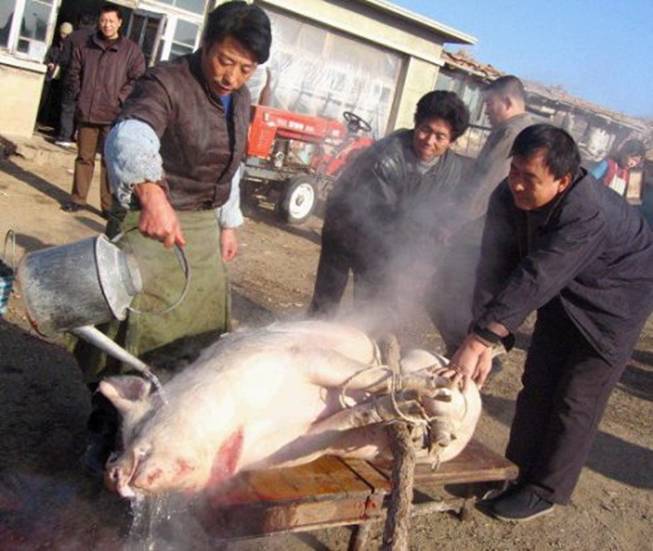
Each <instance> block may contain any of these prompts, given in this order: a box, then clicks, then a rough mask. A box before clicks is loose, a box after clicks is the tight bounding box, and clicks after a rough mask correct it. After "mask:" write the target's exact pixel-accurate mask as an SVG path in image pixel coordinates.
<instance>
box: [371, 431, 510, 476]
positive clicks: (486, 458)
mask: <svg viewBox="0 0 653 551" xmlns="http://www.w3.org/2000/svg"><path fill="white" fill-rule="evenodd" d="M377 468H378V469H379V470H380V471H381V472H383V473H384V474H386V475H388V476H389V475H390V470H389V469H388V468H387V467H385V466H377ZM518 474H519V471H518V469H517V466H516V465H514V464H513V463H511V462H510V461H508V460H507V459H506V458H505V457H503V456H501V455H499V454H498V453H496V452H494V451H492V450H491V449H489V448H488V447H487V446H485V445H484V444H481V443H480V442H478V441H477V440H472V441H471V442H470V443H469V444H468V445H467V447H466V448H465V449H464V450H463V451H462V453H461V454H460V455H459V456H458V457H455V458H454V459H452V460H451V461H447V462H446V463H443V464H442V465H440V468H439V469H437V470H435V471H434V470H432V469H431V467H430V466H429V465H417V466H416V467H415V483H416V484H417V483H423V482H428V483H429V484H457V483H466V482H489V481H494V480H513V479H515V478H517V475H518Z"/></svg>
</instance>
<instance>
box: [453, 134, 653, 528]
mask: <svg viewBox="0 0 653 551" xmlns="http://www.w3.org/2000/svg"><path fill="white" fill-rule="evenodd" d="M511 155H512V156H513V159H512V163H511V167H510V173H509V175H508V178H507V180H505V181H504V182H502V183H501V184H500V185H499V187H498V188H497V190H496V191H495V192H494V193H493V195H492V197H491V199H490V205H489V209H488V214H487V221H486V225H485V231H484V235H483V245H482V252H481V260H480V263H479V267H478V272H477V282H476V290H475V299H474V319H475V322H474V325H473V326H472V328H471V332H470V333H469V335H468V336H467V337H466V339H465V341H464V343H463V345H462V346H461V347H460V348H459V349H458V351H457V352H456V354H455V355H454V357H453V359H452V367H453V369H456V370H458V371H462V372H463V373H465V374H466V375H467V376H470V377H471V378H473V379H474V380H475V381H476V382H477V383H479V384H480V385H482V384H483V382H484V381H485V378H486V377H487V374H488V372H489V371H490V369H491V354H492V348H493V346H494V345H495V344H499V343H500V341H502V340H503V341H504V342H506V339H507V338H509V337H510V336H511V335H512V334H513V333H514V332H515V331H517V329H518V328H519V326H520V325H521V324H522V323H523V321H524V320H525V319H526V317H527V316H528V315H529V314H530V313H531V312H533V311H535V310H537V321H536V324H535V328H534V331H533V336H532V341H531V344H530V347H529V350H528V355H527V358H526V364H525V367H524V375H523V378H522V383H523V389H522V391H521V392H520V393H519V396H518V398H517V406H516V412H515V417H514V420H513V423H512V427H511V431H510V440H509V443H508V448H507V451H506V456H507V457H508V458H509V459H510V460H512V461H513V462H515V463H516V464H517V465H518V466H519V469H520V475H519V480H518V483H517V484H516V485H514V486H512V487H511V488H509V489H508V490H506V491H505V492H504V493H502V494H501V495H499V496H498V497H496V498H494V499H492V500H490V501H489V502H488V508H489V510H490V512H491V513H492V514H493V515H494V516H496V517H497V518H500V519H503V520H513V521H520V520H529V519H532V518H535V517H537V516H539V515H542V514H545V513H548V512H549V511H551V510H552V509H553V506H554V504H566V503H568V501H569V499H570V497H571V494H572V492H573V490H574V487H575V485H576V483H577V481H578V477H579V476H580V472H581V469H582V467H583V464H584V463H585V460H586V459H587V455H588V453H589V450H590V446H591V444H592V440H593V439H594V436H595V434H596V432H597V427H598V424H599V421H600V419H601V416H602V414H603V411H604V409H605V405H606V403H607V400H608V397H609V395H610V392H611V390H612V389H613V388H614V386H615V384H616V383H617V381H618V380H619V378H620V376H621V374H622V372H623V370H624V367H625V365H626V362H627V361H628V359H629V357H630V354H631V353H632V350H633V348H634V346H635V344H636V342H637V339H638V337H639V334H640V331H641V329H642V327H643V325H644V323H645V321H646V319H647V317H648V316H649V314H650V313H651V310H652V309H653V234H652V233H651V230H650V229H649V227H648V225H647V224H646V222H645V221H644V219H643V218H642V217H641V216H640V215H639V213H638V212H637V211H636V210H635V209H633V208H632V207H631V206H630V205H628V204H627V203H626V202H625V201H623V200H622V199H621V198H620V197H619V196H618V195H617V194H616V193H614V192H611V190H610V189H608V188H606V187H604V186H602V185H600V184H599V183H597V182H596V180H594V178H592V177H591V176H588V174H587V172H586V171H585V170H584V169H582V168H580V155H579V152H578V148H577V147H576V144H575V143H574V141H573V139H572V138H571V136H569V134H567V133H566V132H565V131H564V130H561V129H559V128H556V127H553V126H551V125H548V124H538V125H534V126H531V127H529V128H526V129H525V130H523V131H522V132H521V133H520V134H519V135H518V136H517V139H516V140H515V143H514V145H513V148H512V152H511Z"/></svg>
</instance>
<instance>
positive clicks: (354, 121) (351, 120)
mask: <svg viewBox="0 0 653 551" xmlns="http://www.w3.org/2000/svg"><path fill="white" fill-rule="evenodd" d="M342 118H343V119H345V121H346V122H347V130H349V131H350V132H351V133H352V134H355V133H356V132H358V131H359V130H362V131H363V132H369V131H370V130H372V125H371V124H370V123H369V122H367V121H366V120H363V119H361V118H360V117H359V116H358V115H357V114H356V113H352V112H351V111H345V112H344V113H343V114H342Z"/></svg>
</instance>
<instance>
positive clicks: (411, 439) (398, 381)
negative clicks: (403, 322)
mask: <svg viewBox="0 0 653 551" xmlns="http://www.w3.org/2000/svg"><path fill="white" fill-rule="evenodd" d="M379 348H380V350H381V358H380V359H381V363H382V364H383V365H371V366H370V367H369V368H368V369H364V370H362V371H360V372H358V373H357V374H356V375H354V376H353V377H352V378H351V379H349V381H347V383H345V384H344V385H343V387H342V389H341V392H340V403H341V405H342V406H343V408H345V409H346V408H353V407H355V406H350V405H349V404H348V403H347V389H348V386H349V385H350V384H351V383H352V381H353V380H355V379H356V378H357V377H359V376H361V375H362V374H363V373H365V374H368V375H369V372H370V371H372V370H378V371H381V372H382V373H383V372H385V373H386V374H387V375H389V377H387V379H383V378H382V380H381V381H379V382H378V383H377V384H375V385H372V387H371V388H370V389H368V390H369V392H370V393H371V398H370V400H371V401H372V407H371V408H369V406H368V407H367V409H363V410H361V415H360V422H361V423H362V424H369V423H370V422H381V423H386V425H387V426H386V430H387V432H388V436H389V438H390V447H391V449H392V455H393V467H392V476H391V483H392V494H391V498H390V507H389V509H388V515H387V518H386V523H385V528H384V534H383V545H382V549H384V550H391V551H400V550H401V551H404V550H406V549H408V528H409V526H410V513H411V507H412V501H413V482H414V480H413V475H414V470H415V462H416V453H417V450H421V449H423V448H425V449H427V450H428V455H429V457H430V458H431V459H432V468H434V469H435V468H437V467H438V466H439V464H440V453H441V452H442V450H444V448H446V446H447V445H448V444H449V443H450V442H451V441H452V440H453V439H455V438H456V433H457V430H458V428H459V426H460V425H461V424H462V422H463V420H464V419H465V417H466V415H467V410H468V404H467V400H466V397H465V396H464V394H463V395H462V396H463V400H464V402H463V405H464V411H463V415H462V416H460V418H459V419H458V423H455V422H454V420H452V419H451V417H450V416H447V417H445V416H438V415H429V413H428V412H427V411H426V409H425V407H424V406H423V405H422V404H421V403H420V398H421V397H423V396H427V397H429V398H431V399H435V400H443V401H450V400H451V395H450V394H447V392H446V391H445V390H444V389H447V388H451V387H453V386H454V385H456V384H459V383H460V377H454V378H453V379H452V380H451V381H450V382H448V383H447V384H442V383H441V382H436V377H437V376H438V374H439V372H440V371H441V370H442V371H444V370H447V368H446V367H443V366H437V364H436V365H432V366H425V367H424V368H423V369H421V370H419V371H420V372H422V375H417V374H410V373H408V374H403V373H402V371H401V365H400V351H399V343H398V341H397V339H396V337H395V336H394V335H389V336H387V337H385V338H384V339H382V340H381V341H380V342H379ZM445 365H446V364H445ZM437 367H440V368H441V369H436V368H437ZM423 372H427V373H428V374H429V375H430V376H429V375H427V376H425V375H424V374H423ZM418 373H419V372H418ZM375 391H376V392H375ZM447 398H448V400H447ZM358 408H360V406H358ZM434 436H435V438H434Z"/></svg>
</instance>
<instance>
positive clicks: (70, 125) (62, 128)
mask: <svg viewBox="0 0 653 551" xmlns="http://www.w3.org/2000/svg"><path fill="white" fill-rule="evenodd" d="M76 106H77V102H76V100H75V98H74V97H73V96H72V95H70V93H69V92H67V91H65V90H64V92H63V97H62V100H61V114H60V116H59V135H58V136H57V140H61V141H64V142H72V141H73V134H74V133H75V109H76Z"/></svg>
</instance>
